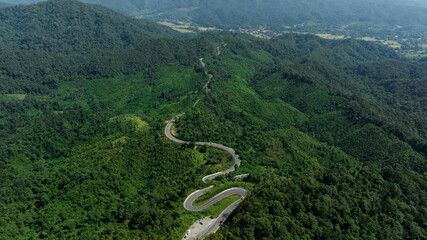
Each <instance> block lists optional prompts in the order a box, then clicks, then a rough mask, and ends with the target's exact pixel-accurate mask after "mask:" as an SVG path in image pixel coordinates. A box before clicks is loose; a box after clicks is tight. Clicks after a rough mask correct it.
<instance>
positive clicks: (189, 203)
mask: <svg viewBox="0 0 427 240" xmlns="http://www.w3.org/2000/svg"><path fill="white" fill-rule="evenodd" d="M224 46H226V45H224ZM216 50H217V56H219V55H220V54H221V51H220V48H219V47H217V48H216ZM200 63H201V64H202V66H203V69H204V71H205V74H207V75H208V76H209V80H208V82H207V83H206V85H205V88H206V92H207V93H209V92H210V91H211V89H209V84H210V82H211V80H212V78H213V75H212V74H208V72H207V71H206V64H205V63H204V62H203V58H200ZM198 102H199V100H197V101H196V103H195V104H194V107H195V106H196V105H197V103H198ZM184 114H185V113H181V114H179V115H177V116H176V117H174V118H173V119H172V120H170V121H169V122H168V124H167V125H166V127H165V135H166V137H167V138H168V139H170V140H171V141H174V142H176V143H180V144H190V143H191V142H189V141H183V140H180V139H178V138H176V137H174V136H173V135H172V133H171V129H172V126H173V124H174V123H175V122H176V120H177V119H179V118H181V117H182V116H184ZM194 144H195V145H199V146H201V145H206V146H211V147H216V148H219V149H222V150H224V151H227V152H228V153H230V154H231V155H232V156H233V159H234V166H232V167H231V168H229V169H227V170H225V171H222V172H217V173H213V174H210V175H207V176H205V177H203V179H202V181H203V182H204V183H207V181H209V180H212V179H214V178H216V177H218V176H221V175H225V174H228V173H230V172H233V171H234V170H235V167H236V166H240V162H241V161H240V157H239V155H238V154H237V153H236V151H234V149H232V148H230V147H227V146H224V145H222V144H219V143H212V142H195V143H194ZM211 188H213V186H210V187H208V188H204V189H200V190H196V191H195V192H193V193H191V194H190V195H188V197H187V198H186V199H185V201H184V208H185V209H187V210H189V211H201V210H204V209H206V208H208V207H210V206H212V205H214V204H215V203H217V202H219V201H221V200H223V199H224V198H227V197H229V196H232V195H240V196H241V198H240V199H239V200H237V201H235V202H233V203H232V204H230V205H229V206H228V207H227V208H226V209H224V211H222V212H221V213H220V214H219V216H218V217H217V218H216V219H214V222H213V223H212V224H210V225H209V226H207V228H206V229H205V230H204V231H203V233H202V234H201V235H199V236H198V237H197V238H198V239H203V238H204V237H205V236H207V235H208V234H210V233H214V232H216V231H217V230H218V229H219V228H220V226H221V225H222V223H223V222H224V221H225V220H226V219H227V217H228V216H229V215H230V214H231V213H232V212H233V210H234V209H236V208H237V206H238V205H239V204H240V202H241V201H243V199H244V198H245V196H246V194H247V192H248V190H246V189H245V188H240V187H234V188H229V189H226V190H224V191H222V192H220V193H218V194H217V195H215V196H214V197H212V198H211V199H209V200H208V201H207V202H206V203H204V204H202V205H200V206H194V205H193V203H194V202H195V201H196V200H197V199H198V198H199V197H201V196H202V195H204V194H205V193H206V192H207V191H209V190H210V189H211Z"/></svg>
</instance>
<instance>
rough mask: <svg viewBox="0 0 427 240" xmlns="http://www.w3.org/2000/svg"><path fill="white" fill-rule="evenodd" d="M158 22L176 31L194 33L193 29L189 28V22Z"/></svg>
mask: <svg viewBox="0 0 427 240" xmlns="http://www.w3.org/2000/svg"><path fill="white" fill-rule="evenodd" d="M157 23H159V24H162V25H164V26H168V27H170V28H172V29H173V30H176V31H178V32H182V33H194V31H192V30H190V29H189V28H190V24H189V23H184V22H177V23H172V22H157Z"/></svg>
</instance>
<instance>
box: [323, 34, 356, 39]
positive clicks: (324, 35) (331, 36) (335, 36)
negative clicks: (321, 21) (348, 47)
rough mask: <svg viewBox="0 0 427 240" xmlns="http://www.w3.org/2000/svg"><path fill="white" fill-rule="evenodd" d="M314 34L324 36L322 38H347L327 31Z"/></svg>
mask: <svg viewBox="0 0 427 240" xmlns="http://www.w3.org/2000/svg"><path fill="white" fill-rule="evenodd" d="M316 36H318V37H321V38H324V39H345V38H348V37H346V36H344V35H332V34H328V33H319V34H316Z"/></svg>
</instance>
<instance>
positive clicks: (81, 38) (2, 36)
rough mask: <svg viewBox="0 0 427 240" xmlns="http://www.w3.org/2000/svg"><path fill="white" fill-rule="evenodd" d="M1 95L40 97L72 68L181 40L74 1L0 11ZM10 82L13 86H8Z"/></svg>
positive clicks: (159, 28) (158, 27) (152, 25)
mask: <svg viewBox="0 0 427 240" xmlns="http://www.w3.org/2000/svg"><path fill="white" fill-rule="evenodd" d="M0 18H1V19H2V21H1V22H0V27H1V28H2V29H3V30H2V31H1V32H0V70H1V71H0V74H1V76H2V78H5V79H8V80H7V81H2V82H1V87H0V89H1V91H0V92H1V93H11V92H14V93H28V92H33V93H37V92H39V93H40V92H46V91H48V89H49V88H52V87H53V85H54V84H55V82H57V81H58V80H64V79H67V78H68V79H70V78H71V77H72V76H71V75H72V74H73V72H75V71H76V70H77V69H75V68H74V67H75V65H76V64H80V63H81V62H83V61H85V60H87V59H88V57H90V56H99V55H105V54H107V53H108V54H109V53H110V52H111V51H113V50H118V49H125V48H127V47H129V46H131V45H133V44H136V43H138V42H140V41H142V40H144V39H148V38H160V37H166V36H167V37H170V38H172V37H181V36H182V35H180V34H179V33H178V32H175V31H173V30H171V29H169V28H167V27H164V26H161V25H158V24H156V23H153V22H151V21H146V20H136V19H132V18H129V17H125V16H122V15H120V14H118V13H115V12H114V11H112V10H110V9H107V8H105V7H101V6H96V5H88V4H84V3H81V2H78V1H76V0H53V1H48V2H43V3H40V4H35V5H29V6H24V5H20V6H13V7H8V8H3V9H1V10H0ZM10 83H14V84H10Z"/></svg>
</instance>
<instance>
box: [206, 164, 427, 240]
mask: <svg viewBox="0 0 427 240" xmlns="http://www.w3.org/2000/svg"><path fill="white" fill-rule="evenodd" d="M257 182H260V184H259V185H258V186H257V187H256V188H255V189H254V190H253V191H252V192H251V193H250V194H249V196H248V197H247V200H246V201H244V202H243V203H242V204H241V205H240V206H239V209H238V210H237V212H236V214H234V217H233V218H232V219H231V221H230V222H229V224H227V225H226V226H225V227H223V228H222V229H220V231H219V233H218V236H217V238H215V237H212V238H208V239H218V237H219V238H220V239H283V238H293V237H295V236H298V238H308V239H359V238H362V239H422V238H425V237H426V234H427V233H426V231H425V229H426V225H425V224H426V219H425V216H426V215H425V213H426V210H427V209H426V207H425V206H426V201H427V199H426V189H425V186H426V183H427V182H426V179H425V176H420V175H416V174H413V173H410V172H407V171H404V170H402V169H393V168H391V167H385V168H382V169H377V168H375V167H373V166H370V165H366V166H364V167H356V168H343V167H333V168H331V169H323V170H318V171H310V172H305V173H303V174H297V175H296V176H293V177H292V178H288V179H277V178H275V177H274V176H266V177H263V178H261V179H257Z"/></svg>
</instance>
